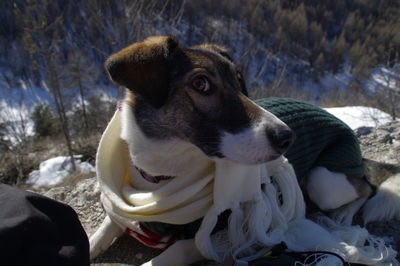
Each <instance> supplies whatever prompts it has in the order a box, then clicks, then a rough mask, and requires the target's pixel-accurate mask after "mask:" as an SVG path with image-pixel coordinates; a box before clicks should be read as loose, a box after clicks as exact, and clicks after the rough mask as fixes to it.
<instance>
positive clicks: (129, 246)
mask: <svg viewBox="0 0 400 266" xmlns="http://www.w3.org/2000/svg"><path fill="white" fill-rule="evenodd" d="M356 133H357V134H358V136H359V138H360V141H361V147H362V151H363V156H364V157H365V158H368V159H373V160H376V161H380V162H386V163H395V164H400V122H392V123H389V124H387V125H385V126H382V127H380V128H377V129H373V128H360V129H358V130H357V131H356ZM43 194H45V195H47V196H49V197H51V198H54V199H56V200H59V201H62V202H65V203H67V204H69V205H70V206H72V207H73V208H74V209H75V210H76V212H77V213H78V215H79V217H80V219H81V222H82V224H83V226H84V228H85V230H86V232H87V233H88V235H91V234H92V233H94V231H95V230H96V228H97V227H98V226H99V225H100V223H101V222H102V220H103V218H104V213H103V209H102V207H101V204H100V202H99V196H100V190H99V187H98V185H97V183H96V179H95V178H94V177H92V178H86V179H83V180H80V181H77V182H75V183H73V184H69V185H66V186H63V187H56V188H52V189H50V190H48V191H46V192H44V193H43ZM367 228H368V230H369V231H370V232H371V233H373V234H376V235H379V236H382V237H385V239H386V240H387V241H388V242H390V244H392V245H393V246H394V247H395V248H396V249H398V250H399V248H400V221H389V222H385V223H371V224H369V225H368V226H367ZM156 254H157V251H155V250H153V249H149V248H147V247H145V246H143V245H141V244H139V243H137V242H136V241H135V240H133V239H131V238H129V237H128V236H124V237H121V238H120V239H118V240H117V241H116V242H115V243H114V244H113V245H112V246H111V248H110V249H109V250H107V251H106V252H105V253H104V254H103V255H101V256H100V257H99V258H97V259H96V260H95V261H93V262H92V265H102V266H108V265H110V266H111V265H140V264H142V263H144V262H146V261H148V260H149V259H150V258H152V257H154V256H155V255H156ZM206 264H207V265H210V264H209V263H207V262H204V263H200V264H198V265H206Z"/></svg>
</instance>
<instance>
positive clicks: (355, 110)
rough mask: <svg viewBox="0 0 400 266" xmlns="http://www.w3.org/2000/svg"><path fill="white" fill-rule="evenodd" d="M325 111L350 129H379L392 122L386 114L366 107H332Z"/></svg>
mask: <svg viewBox="0 0 400 266" xmlns="http://www.w3.org/2000/svg"><path fill="white" fill-rule="evenodd" d="M325 110H326V111H328V112H329V113H331V114H332V115H334V116H336V117H337V118H339V119H340V120H342V121H343V122H344V123H346V124H347V125H348V126H349V127H350V128H351V129H356V128H359V127H379V126H381V125H384V124H386V123H388V122H390V121H393V120H392V117H391V116H390V115H389V114H388V113H385V112H382V111H381V110H379V109H376V108H372V107H366V106H346V107H333V108H325ZM397 120H398V119H397Z"/></svg>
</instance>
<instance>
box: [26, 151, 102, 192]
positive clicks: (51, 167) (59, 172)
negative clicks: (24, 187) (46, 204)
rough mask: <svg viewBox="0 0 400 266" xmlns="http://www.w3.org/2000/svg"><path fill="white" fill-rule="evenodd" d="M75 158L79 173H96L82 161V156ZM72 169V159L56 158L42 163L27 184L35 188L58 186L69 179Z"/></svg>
mask: <svg viewBox="0 0 400 266" xmlns="http://www.w3.org/2000/svg"><path fill="white" fill-rule="evenodd" d="M74 158H75V165H76V171H77V172H78V173H82V174H86V173H91V172H95V168H94V167H93V166H92V165H91V164H89V163H88V162H82V161H81V158H82V156H81V155H77V156H74ZM71 169H72V164H71V159H70V157H66V156H59V157H54V158H51V159H48V160H46V161H44V162H42V163H40V165H39V170H34V171H32V172H31V173H30V174H29V177H28V180H27V181H26V184H28V185H30V186H32V187H34V188H41V187H53V186H56V185H58V184H60V183H62V182H63V181H65V180H66V179H67V178H68V177H69V174H70V171H71Z"/></svg>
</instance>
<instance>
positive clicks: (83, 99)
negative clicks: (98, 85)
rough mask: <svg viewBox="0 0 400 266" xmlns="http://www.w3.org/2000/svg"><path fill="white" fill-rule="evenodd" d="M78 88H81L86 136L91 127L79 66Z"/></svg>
mask: <svg viewBox="0 0 400 266" xmlns="http://www.w3.org/2000/svg"><path fill="white" fill-rule="evenodd" d="M78 86H79V94H80V96H81V104H82V115H83V123H84V124H85V134H87V131H88V128H89V125H88V119H87V115H86V105H85V95H84V91H83V86H82V82H81V69H80V68H79V66H78Z"/></svg>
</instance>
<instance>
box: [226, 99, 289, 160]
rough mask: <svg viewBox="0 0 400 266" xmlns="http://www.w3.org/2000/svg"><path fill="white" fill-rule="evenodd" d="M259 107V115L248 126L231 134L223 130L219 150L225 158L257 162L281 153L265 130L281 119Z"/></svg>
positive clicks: (270, 158)
mask: <svg viewBox="0 0 400 266" xmlns="http://www.w3.org/2000/svg"><path fill="white" fill-rule="evenodd" d="M258 108H259V109H260V112H261V115H260V116H259V119H258V120H256V121H252V123H251V124H250V126H249V127H248V128H247V129H245V130H243V131H240V132H239V133H236V134H233V133H229V132H223V134H222V136H221V144H220V151H221V153H222V154H223V155H224V157H226V158H227V159H229V160H231V161H235V162H239V163H245V164H258V163H264V162H267V161H271V160H274V159H276V158H278V157H279V156H280V155H281V153H279V152H277V151H276V150H275V149H274V148H273V146H272V145H271V141H270V139H269V138H268V137H267V134H266V131H267V128H268V125H270V124H271V123H277V124H282V127H284V126H286V125H285V124H284V123H283V122H282V121H281V120H279V119H278V118H277V117H275V116H274V115H273V114H271V113H270V112H267V111H265V110H264V109H262V108H260V107H258Z"/></svg>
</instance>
